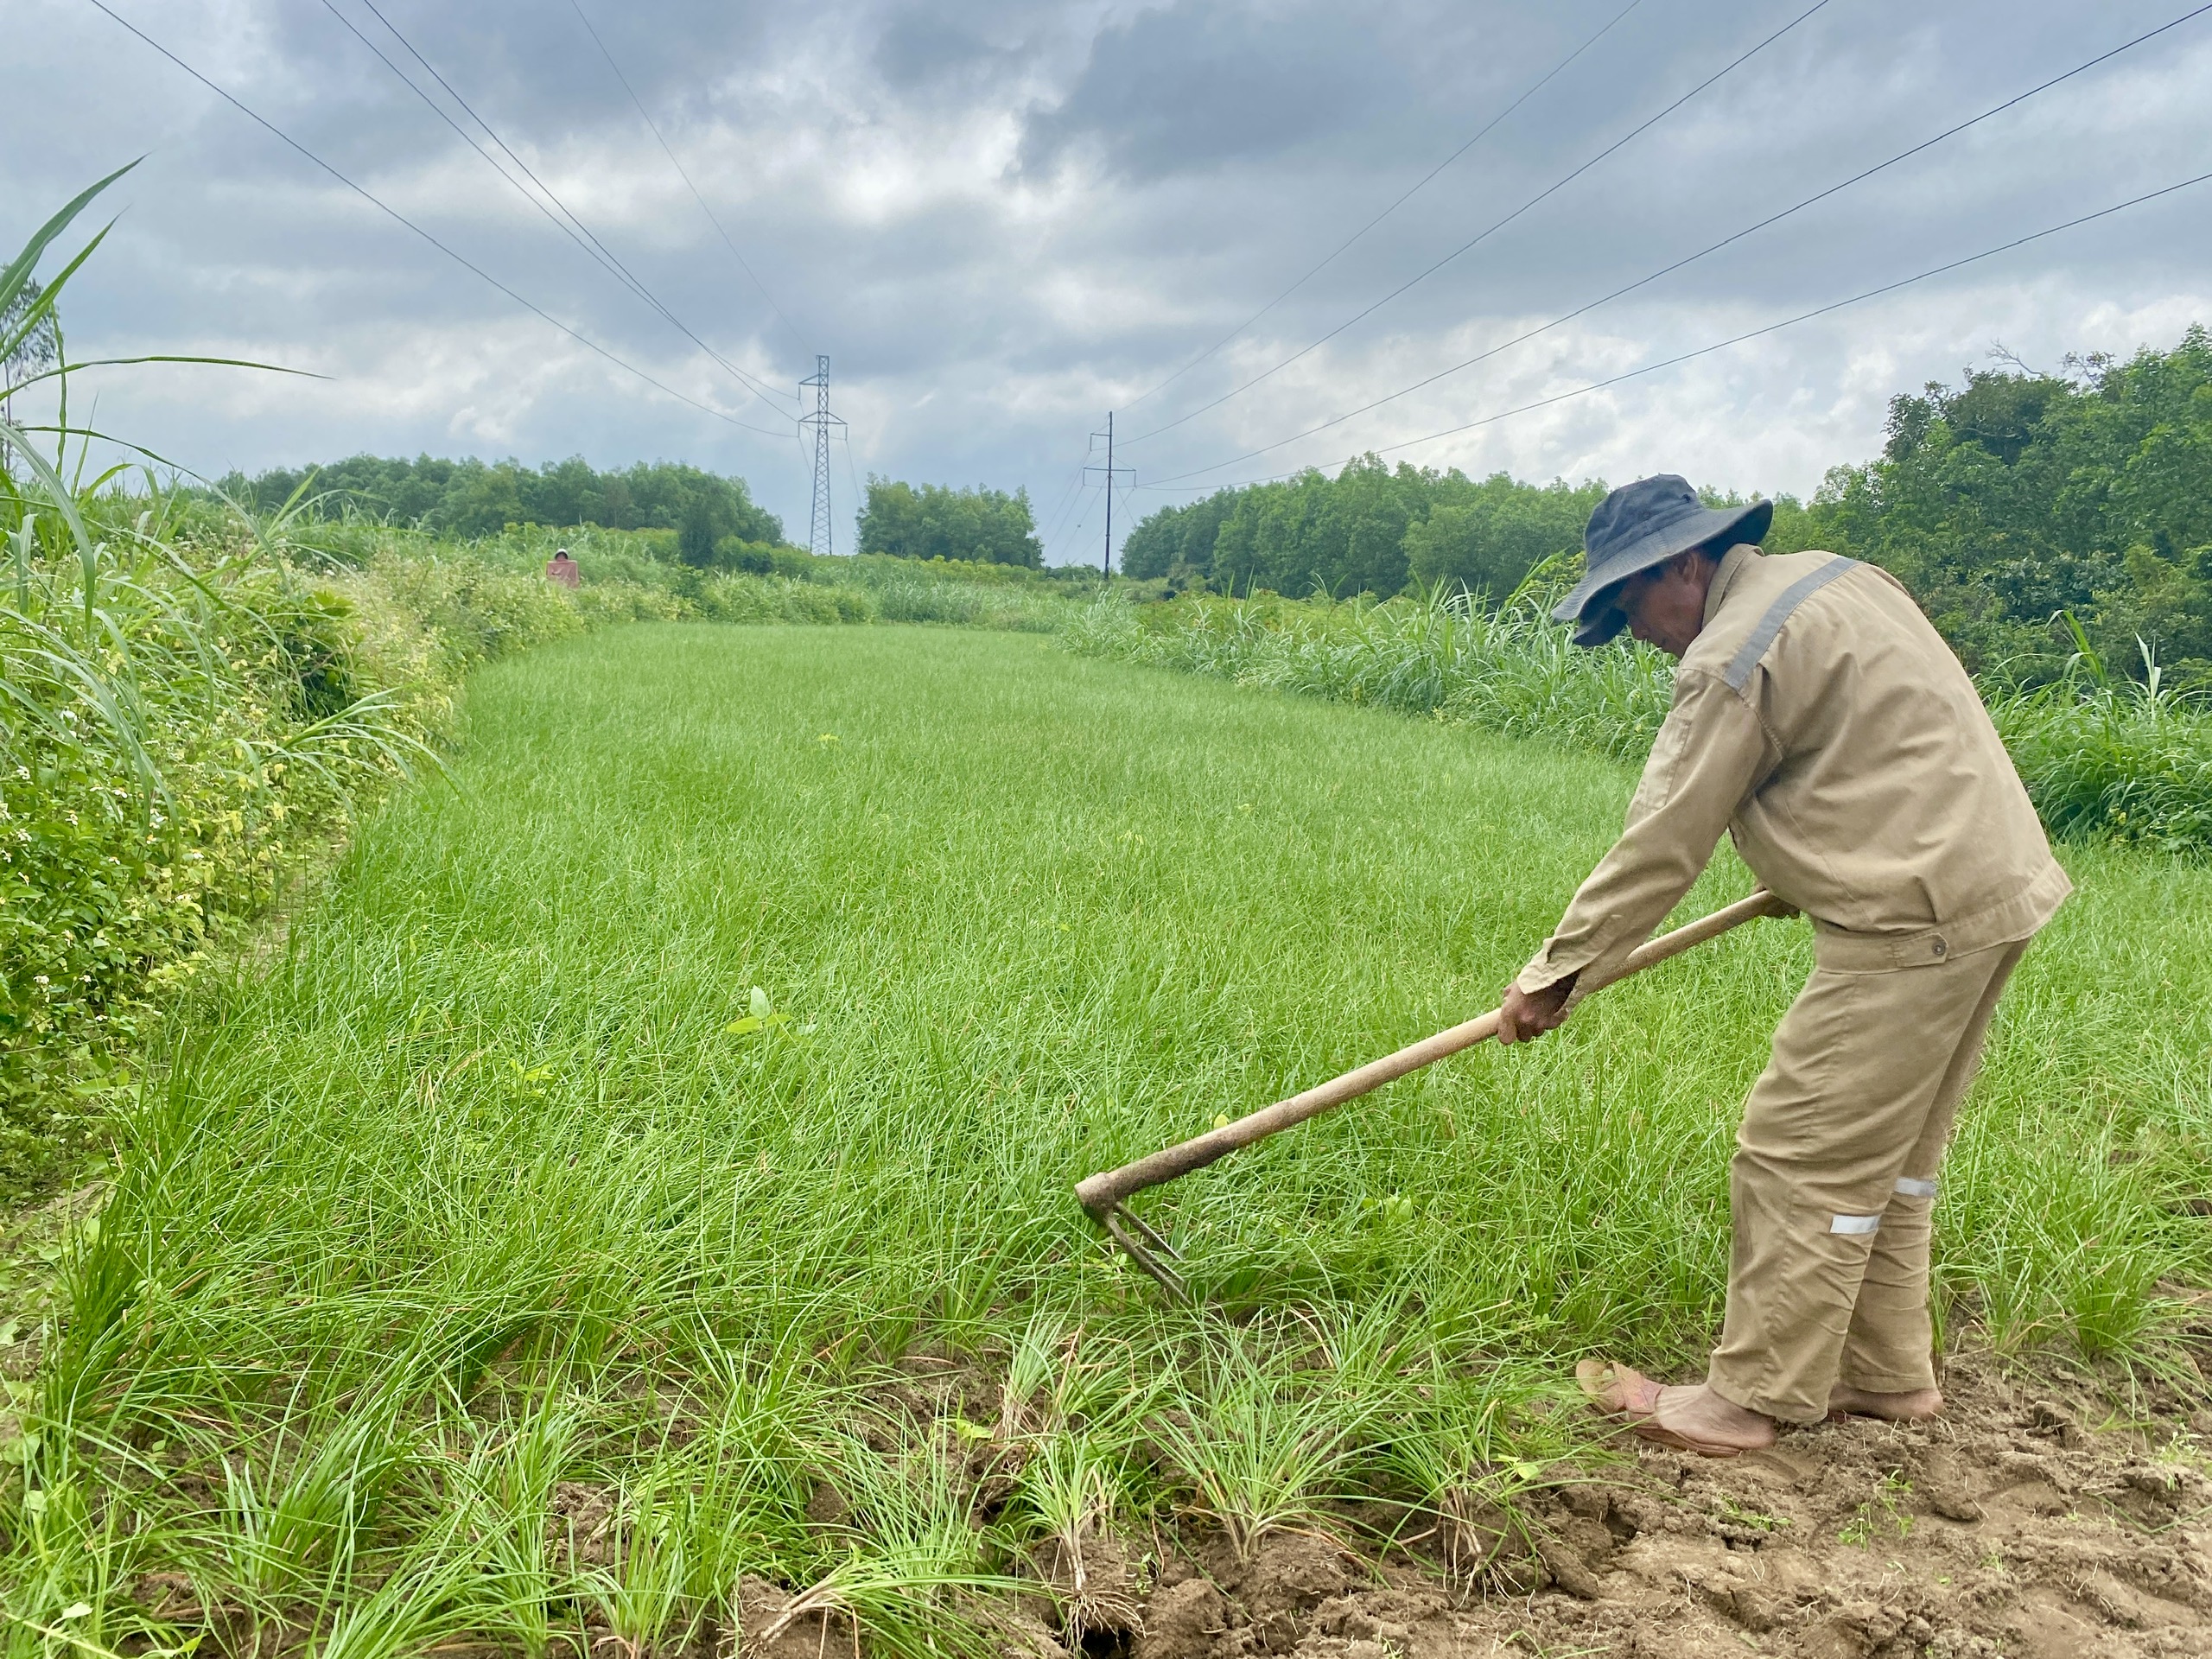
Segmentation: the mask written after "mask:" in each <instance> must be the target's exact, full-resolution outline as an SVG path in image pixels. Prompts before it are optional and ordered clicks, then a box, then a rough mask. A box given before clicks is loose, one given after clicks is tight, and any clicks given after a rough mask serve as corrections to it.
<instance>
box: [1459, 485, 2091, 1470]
mask: <svg viewBox="0 0 2212 1659" xmlns="http://www.w3.org/2000/svg"><path fill="white" fill-rule="evenodd" d="M1773 517H1774V509H1773V506H1772V505H1771V504H1770V503H1767V502H1760V503H1758V504H1757V505H1752V506H1749V507H1742V508H1733V509H1725V510H1716V509H1709V508H1707V507H1705V506H1703V505H1700V503H1699V501H1698V499H1697V496H1696V495H1695V493H1694V492H1693V491H1692V490H1691V489H1690V486H1688V484H1687V483H1686V482H1684V481H1683V480H1681V479H1680V478H1676V477H1674V476H1672V475H1662V476H1661V477H1657V478H1647V479H1643V480H1640V481H1639V482H1637V483H1634V484H1630V485H1627V486H1624V487H1622V488H1620V489H1618V490H1615V491H1614V492H1613V493H1611V495H1609V496H1607V497H1606V498H1605V500H1604V501H1603V502H1601V503H1599V506H1598V510H1597V511H1596V512H1593V513H1592V514H1591V515H1590V523H1589V526H1588V528H1587V529H1586V531H1584V536H1583V540H1584V546H1585V549H1586V552H1587V555H1588V570H1589V574H1588V575H1586V576H1585V577H1584V578H1583V580H1582V582H1580V585H1579V586H1577V587H1576V588H1575V589H1574V591H1573V593H1572V594H1568V595H1567V600H1566V601H1565V602H1564V603H1563V604H1561V605H1560V607H1559V608H1558V609H1557V610H1556V611H1555V612H1554V613H1553V614H1554V617H1555V618H1556V619H1557V620H1560V621H1562V622H1568V621H1571V622H1573V623H1575V624H1577V625H1578V626H1576V629H1575V633H1574V643H1575V644H1577V645H1589V646H1596V645H1603V644H1604V643H1605V641H1606V640H1608V639H1611V638H1612V637H1613V636H1614V635H1615V634H1617V633H1618V632H1620V631H1621V629H1622V628H1623V627H1626V628H1627V629H1628V631H1629V632H1630V633H1632V634H1634V635H1635V636H1636V638H1637V639H1641V640H1643V641H1644V642H1645V643H1646V644H1648V645H1656V646H1657V647H1658V648H1659V649H1660V650H1662V651H1663V652H1667V653H1668V654H1669V656H1672V657H1676V658H1681V667H1680V668H1678V669H1677V670H1676V671H1675V700H1674V707H1673V709H1671V710H1670V711H1669V714H1668V715H1667V721H1666V724H1665V725H1663V726H1662V727H1661V728H1660V730H1659V736H1658V739H1657V741H1656V742H1654V743H1653V744H1652V746H1651V759H1650V760H1649V762H1648V763H1647V764H1646V765H1645V766H1644V769H1643V781H1642V782H1641V783H1640V784H1639V785H1637V791H1636V796H1635V798H1634V799H1633V800H1632V801H1630V804H1629V809H1628V823H1627V827H1626V828H1625V829H1623V830H1622V832H1621V837H1620V839H1619V840H1618V842H1615V843H1614V844H1613V849H1612V850H1611V852H1609V853H1607V854H1606V855H1605V857H1604V859H1602V860H1601V861H1599V865H1598V868H1596V869H1595V870H1593V871H1592V872H1591V874H1590V878H1589V880H1586V881H1585V882H1584V883H1583V884H1582V887H1581V888H1580V891H1579V892H1577V893H1575V895H1574V899H1573V903H1571V904H1570V905H1569V906H1567V914H1566V915H1565V916H1564V917H1562V918H1560V924H1559V927H1558V929H1557V930H1556V931H1554V933H1553V934H1552V936H1551V938H1548V940H1546V941H1545V942H1544V948H1543V949H1542V950H1540V951H1538V952H1537V953H1536V957H1535V961H1533V962H1531V963H1529V965H1528V966H1527V967H1526V968H1524V969H1522V970H1521V974H1520V976H1519V977H1518V978H1517V979H1516V980H1515V981H1514V982H1513V984H1512V986H1511V988H1510V989H1508V991H1507V992H1506V995H1505V1001H1504V1007H1503V1012H1502V1014H1501V1016H1500V1019H1499V1022H1498V1040H1499V1041H1501V1042H1504V1043H1513V1042H1517V1041H1525V1040H1526V1039H1529V1038H1532V1037H1535V1036H1537V1035H1539V1034H1540V1033H1543V1032H1547V1031H1550V1030H1552V1029H1553V1028H1554V1027H1557V1026H1558V1025H1559V1024H1560V1022H1561V1021H1562V1020H1565V1019H1566V1018H1567V1014H1568V1012H1569V1010H1570V1009H1572V1008H1573V1006H1574V1001H1575V999H1574V986H1575V982H1576V979H1577V978H1578V977H1579V976H1581V975H1583V974H1586V973H1587V974H1589V975H1591V976H1592V978H1593V979H1603V978H1605V976H1607V975H1608V974H1609V973H1610V972H1611V970H1612V969H1614V968H1615V967H1617V966H1618V964H1619V963H1620V962H1621V961H1622V959H1623V958H1624V957H1626V956H1627V955H1628V954H1629V952H1630V951H1631V950H1634V949H1635V948H1636V947H1637V945H1639V944H1643V941H1644V940H1645V939H1646V938H1649V936H1650V934H1651V931H1652V930H1653V929H1654V928H1655V927H1656V926H1657V925H1659V923H1660V921H1661V920H1662V918H1664V917H1665V916H1666V914H1667V913H1668V912H1669V911H1670V910H1672V909H1673V908H1674V906H1675V903H1676V901H1677V900H1679V899H1681V896H1682V895H1683V893H1686V892H1687V891H1688V888H1689V886H1690V884H1691V882H1693V881H1694V880H1696V879H1697V875H1698V873H1699V872H1700V870H1702V869H1703V868H1705V865H1706V861H1707V859H1709V858H1710V857H1711V856H1712V855H1713V847H1714V845H1715V843H1717V842H1719V838H1720V832H1721V830H1722V829H1724V828H1725V829H1726V830H1727V831H1728V833H1729V835H1730V836H1731V837H1732V839H1733V840H1734V841H1735V843H1736V849H1737V851H1738V852H1739V853H1741V854H1742V855H1743V857H1744V861H1745V863H1746V864H1749V865H1750V866H1751V868H1752V870H1753V871H1754V872H1755V873H1756V874H1758V878H1759V880H1761V881H1762V882H1763V883H1764V884H1765V886H1766V887H1767V888H1768V889H1769V890H1770V891H1771V892H1772V893H1775V894H1776V895H1777V896H1778V897H1779V898H1781V899H1785V900H1786V901H1788V902H1789V904H1792V905H1794V906H1796V907H1797V908H1798V909H1800V910H1802V911H1803V912H1805V913H1806V914H1807V915H1808V916H1809V917H1811V918H1812V919H1813V927H1814V963H1815V966H1814V969H1813V976H1812V977H1811V979H1809V980H1808V981H1807V982H1806V985H1805V988H1804V989H1803V990H1802V992H1801V993H1799V995H1798V997H1797V1000H1796V1002H1795V1003H1793V1004H1791V1006H1790V1008H1789V1014H1787V1015H1786V1016H1785V1017H1784V1018H1783V1022H1782V1026H1781V1028H1780V1029H1779V1030H1778V1031H1777V1032H1776V1033H1775V1037H1774V1052H1773V1054H1772V1057H1771V1058H1770V1059H1769V1060H1768V1062H1767V1067H1766V1070H1765V1071H1764V1072H1762V1073H1761V1074H1760V1076H1759V1079H1758V1083H1756V1084H1753V1085H1752V1088H1751V1098H1750V1100H1749V1101H1747V1102H1746V1103H1745V1108H1744V1122H1743V1126H1742V1128H1740V1129H1738V1132H1737V1136H1736V1154H1735V1158H1734V1160H1733V1162H1732V1165H1731V1167H1730V1174H1729V1207H1730V1211H1731V1213H1732V1217H1733V1220H1734V1223H1735V1242H1734V1245H1733V1248H1732V1249H1731V1251H1730V1254H1729V1260H1728V1310H1727V1316H1726V1321H1725V1322H1724V1324H1723V1325H1722V1327H1721V1332H1720V1345H1719V1347H1717V1348H1715V1349H1714V1350H1713V1358H1712V1363H1711V1366H1710V1368H1709V1369H1708V1370H1707V1373H1706V1380H1705V1381H1704V1383H1702V1384H1700V1385H1698V1386H1695V1387H1689V1388H1662V1387H1660V1386H1659V1385H1658V1384H1657V1383H1653V1382H1652V1381H1651V1380H1650V1379H1649V1378H1647V1377H1644V1376H1639V1375H1637V1373H1636V1372H1635V1371H1632V1370H1629V1369H1628V1368H1627V1367H1625V1366H1622V1365H1605V1364H1602V1363H1599V1362H1598V1361H1595V1360H1585V1361H1584V1362H1583V1363H1582V1364H1581V1365H1580V1366H1579V1367H1578V1368H1577V1371H1576V1375H1577V1376H1578V1378H1579V1379H1580V1382H1581V1384H1582V1387H1583V1389H1584V1391H1585V1392H1586V1394H1588V1395H1589V1396H1590V1397H1591V1399H1592V1401H1593V1402H1595V1403H1596V1404H1597V1405H1598V1406H1599V1408H1600V1409H1602V1410H1605V1411H1607V1412H1610V1413H1612V1414H1617V1415H1619V1416H1621V1417H1624V1418H1626V1419H1628V1420H1629V1421H1631V1422H1633V1423H1634V1424H1635V1426H1636V1428H1637V1432H1638V1433H1641V1434H1643V1435H1644V1436H1645V1437H1646V1438H1648V1439H1650V1440H1658V1441H1661V1442H1662V1443H1663V1444H1666V1445H1669V1446H1681V1447H1683V1448H1685V1449H1687V1450H1689V1451H1693V1452H1703V1453H1704V1454H1706V1455H1707V1456H1708V1457H1731V1456H1733V1455H1734V1454H1735V1453H1737V1452H1742V1451H1747V1450H1750V1449H1752V1448H1754V1447H1758V1446H1766V1445H1770V1444H1771V1443H1772V1441H1773V1440H1774V1436H1775V1425H1776V1424H1777V1422H1785V1423H1810V1422H1816V1421H1819V1420H1820V1419H1821V1417H1823V1416H1825V1415H1827V1414H1828V1413H1830V1412H1834V1411H1847V1412H1856V1413H1860V1414H1871V1415H1874V1416H1878V1417H1886V1418H1890V1419H1891V1420H1906V1421H1917V1420H1920V1419H1923V1418H1926V1417H1929V1416H1932V1415H1934V1414H1935V1413H1936V1410H1937V1409H1938V1408H1940V1407H1941V1406H1942V1395H1941V1394H1940V1393H1938V1392H1937V1390H1936V1374H1935V1370H1934V1365H1933V1356H1932V1352H1931V1349H1932V1332H1931V1330H1930V1327H1929V1318H1928V1239H1929V1211H1930V1210H1931V1209H1932V1207H1933V1205H1934V1202H1935V1198H1936V1170H1937V1167H1938V1166H1940V1165H1941V1164H1942V1160H1943V1147H1944V1142H1945V1141H1946V1140H1947V1139H1948V1136H1949V1135H1950V1130H1951V1122H1952V1117H1953V1115H1954V1114H1955V1111H1956V1109H1957V1108H1958V1103H1959V1099H1960V1096H1962V1095H1963V1094H1964V1093H1965V1092H1966V1088H1967V1084H1968V1082H1969V1081H1971V1080H1972V1078H1973V1077H1974V1069H1975V1067H1976V1065H1978V1064H1979V1063H1980V1055H1981V1045H1982V1038H1983V1034H1984V1033H1986V1031H1987V1030H1988V1027H1989V1019H1990V1015H1991V1014H1992V1012H1993V1010H1994V1009H1995V1007H1996V1005H1997V998H1998V996H1999V993H2001V992H2002V991H2003V990H2004V988H2005V980H2006V978H2007V977H2008V976H2010V975H2011V973H2012V969H2013V967H2014V965H2015V964H2016V963H2018V961H2019V960H2020V955H2021V953H2022V951H2024V950H2025V949H2026V948H2027V942H2028V940H2029V939H2030V938H2031V937H2032V936H2033V935H2034V933H2035V932H2036V930H2037V929H2038V928H2040V927H2041V926H2042V925H2044V923H2045V922H2046V921H2048V920H2050V917H2051V914H2052V912H2055V911H2056V909H2057V908H2058V906H2059V905H2060V903H2061V902H2062V901H2063V899H2065V897H2066V895H2067V893H2069V892H2070V891H2071V887H2070V884H2069V882H2068V880H2067V879H2066V874H2065V872H2064V871H2063V870H2061V869H2060V868H2059V867H2058V864H2057V862H2056V860H2054V859H2053V858H2052V857H2051V855H2050V844H2049V843H2048V842H2046V841H2045V840H2044V833H2043V828H2042V825H2041V824H2039V823H2037V820H2036V814H2035V809H2034V808H2033V807H2032V806H2031V805H2030V804H2029V803H2028V797H2027V791H2025V790H2024V788H2022V787H2021V784H2020V779H2019V775H2018V773H2017V772H2014V771H2013V769H2012V760H2011V759H2010V757H2008V756H2007V755H2006V754H2005V749H2004V746H2003V745H2002V744H2001V743H2000V742H1999V741H1998V737H1997V730H1996V728H1995V727H1993V725H1991V723H1990V720H1989V715H1988V714H1987V713H1986V711H1985V710H1984V709H1983V708H1982V705H1981V699H1980V697H1978V696H1976V695H1975V694H1974V685H1973V683H1972V682H1971V681H1969V680H1968V679H1967V674H1966V671H1965V670H1964V669H1963V668H1962V667H1961V666H1960V664H1959V660H1958V658H1955V657H1954V656H1953V655H1952V654H1951V652H1950V649H1949V647H1948V646H1947V645H1944V643H1943V641H1942V639H1941V638H1940V637H1939V636H1938V635H1937V634H1936V630H1935V629H1934V628H1932V627H1930V626H1929V623H1928V620H1927V619H1926V618H1925V617H1923V615H1922V614H1921V613H1920V610H1919V607H1917V606H1916V605H1915V604H1914V603H1913V601H1912V599H1911V597H1910V595H1909V594H1907V593H1906V592H1905V590H1904V587H1903V586H1902V585H1900V584H1899V583H1898V582H1897V581H1896V580H1895V579H1894V578H1893V577H1891V575H1889V574H1888V573H1887V572H1885V571H1883V570H1880V569H1876V568H1875V567H1873V566H1872V565H1866V564H1860V563H1856V562H1855V561H1853V560H1851V559H1846V558H1839V557H1837V556H1835V555H1834V554H1831V553H1792V554H1788V555H1783V556H1774V557H1769V556H1766V555H1764V554H1762V553H1761V552H1760V551H1759V550H1758V542H1759V541H1760V540H1761V538H1763V537H1764V536H1765V534H1766V531H1767V526H1768V525H1769V524H1770V523H1771V522H1772V520H1773Z"/></svg>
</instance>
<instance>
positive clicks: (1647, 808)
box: [1514, 672, 1779, 995]
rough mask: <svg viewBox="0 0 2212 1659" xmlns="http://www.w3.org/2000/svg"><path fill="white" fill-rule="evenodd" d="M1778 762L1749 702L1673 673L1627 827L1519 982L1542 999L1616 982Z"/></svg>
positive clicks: (1701, 678)
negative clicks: (1563, 988)
mask: <svg viewBox="0 0 2212 1659" xmlns="http://www.w3.org/2000/svg"><path fill="white" fill-rule="evenodd" d="M1778 758H1779V750H1778V748H1777V746H1776V745H1775V743H1774V742H1773V741H1772V739H1771V738H1770V735H1769V734H1768V733H1767V730H1766V728H1764V726H1763V725H1762V724H1761V723H1760V721H1759V718H1758V715H1756V714H1755V713H1754V712H1753V711H1752V709H1751V707H1750V705H1749V704H1747V703H1746V702H1745V701H1744V699H1743V698H1742V697H1740V696H1738V695H1737V694H1736V693H1735V692H1733V691H1731V690H1729V689H1728V688H1727V687H1726V685H1725V684H1723V683H1721V682H1720V681H1719V679H1717V678H1716V677H1713V676H1712V675H1709V674H1704V673H1697V672H1691V673H1681V674H1677V675H1676V676H1675V703H1674V707H1673V708H1672V709H1669V711H1668V715H1667V721H1666V724H1664V725H1663V726H1662V727H1661V728H1659V735H1658V737H1657V739H1656V741H1654V742H1653V743H1652V745H1651V758H1650V759H1649V760H1648V761H1647V762H1646V763H1645V764H1644V768H1643V780H1642V781H1641V782H1640V783H1639V784H1637V789H1636V796H1635V798H1634V799H1632V800H1631V801H1630V803H1629V808H1628V822H1627V823H1626V825H1625V826H1624V828H1623V829H1622V830H1621V836H1620V839H1619V840H1618V841H1617V842H1614V843H1613V847H1612V850H1611V852H1609V853H1607V854H1606V855H1605V857H1604V858H1602V859H1600V860H1599V862H1598V868H1596V869H1594V870H1592V871H1591V872H1590V877H1589V879H1588V880H1586V881H1585V882H1583V884H1582V886H1581V887H1580V889H1578V890H1577V891H1576V893H1575V895H1574V899H1573V902H1572V903H1570V904H1569V905H1568V906H1567V914H1566V915H1564V916H1562V917H1561V918H1560V924H1559V926H1558V927H1557V928H1556V929H1554V931H1553V933H1552V936H1551V938H1548V939H1547V940H1545V941H1544V948H1543V949H1542V950H1539V951H1538V952H1537V953H1536V955H1535V958H1534V959H1533V960H1532V961H1530V963H1529V965H1528V966H1527V967H1525V968H1523V969H1522V970H1521V972H1520V975H1519V976H1518V977H1516V979H1515V980H1514V984H1515V985H1516V986H1518V987H1519V988H1520V989H1521V991H1522V994H1523V995H1535V993H1536V992H1538V991H1541V990H1542V989H1544V988H1546V987H1547V986H1550V985H1554V984H1556V983H1558V982H1560V980H1562V979H1565V978H1567V976H1570V975H1578V976H1580V982H1578V985H1577V992H1578V994H1579V993H1580V991H1581V990H1584V989H1587V988H1591V987H1592V986H1593V985H1596V984H1599V983H1602V982H1605V980H1607V979H1610V978H1611V976H1613V974H1614V973H1615V972H1617V971H1618V969H1619V968H1620V966H1621V964H1622V963H1624V961H1625V960H1626V959H1627V957H1628V956H1629V954H1630V952H1631V951H1633V950H1635V949H1636V948H1637V946H1638V945H1640V944H1643V942H1644V941H1645V940H1646V939H1648V938H1650V937H1651V932H1652V930H1653V929H1654V928H1656V927H1657V926H1658V925H1659V924H1660V923H1661V922H1662V921H1663V920H1664V919H1665V918H1666V915H1667V912H1669V911H1670V910H1672V909H1674V907H1675V906H1676V905H1677V904H1679V903H1680V902H1681V897H1682V895H1683V894H1684V893H1688V891H1689V888H1690V884H1691V883H1692V882H1693V881H1695V880H1697V878H1698V874H1699V873H1700V871H1702V870H1703V869H1704V868H1705V867H1706V864H1707V861H1710V860H1711V858H1712V857H1713V847H1714V846H1715V845H1716V844H1717V843H1718V842H1719V839H1720V833H1721V831H1722V830H1723V829H1726V828H1727V826H1728V820H1729V819H1730V818H1731V817H1734V816H1735V812H1736V809H1737V808H1738V806H1739V805H1741V804H1743V802H1744V799H1745V797H1747V796H1748V795H1750V794H1751V791H1752V790H1753V789H1754V788H1755V787H1757V785H1758V783H1759V781H1760V780H1761V779H1763V778H1764V776H1765V774H1766V773H1767V772H1768V771H1769V770H1770V769H1771V768H1772V766H1773V765H1774V763H1775V761H1776V760H1777V759H1778Z"/></svg>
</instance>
